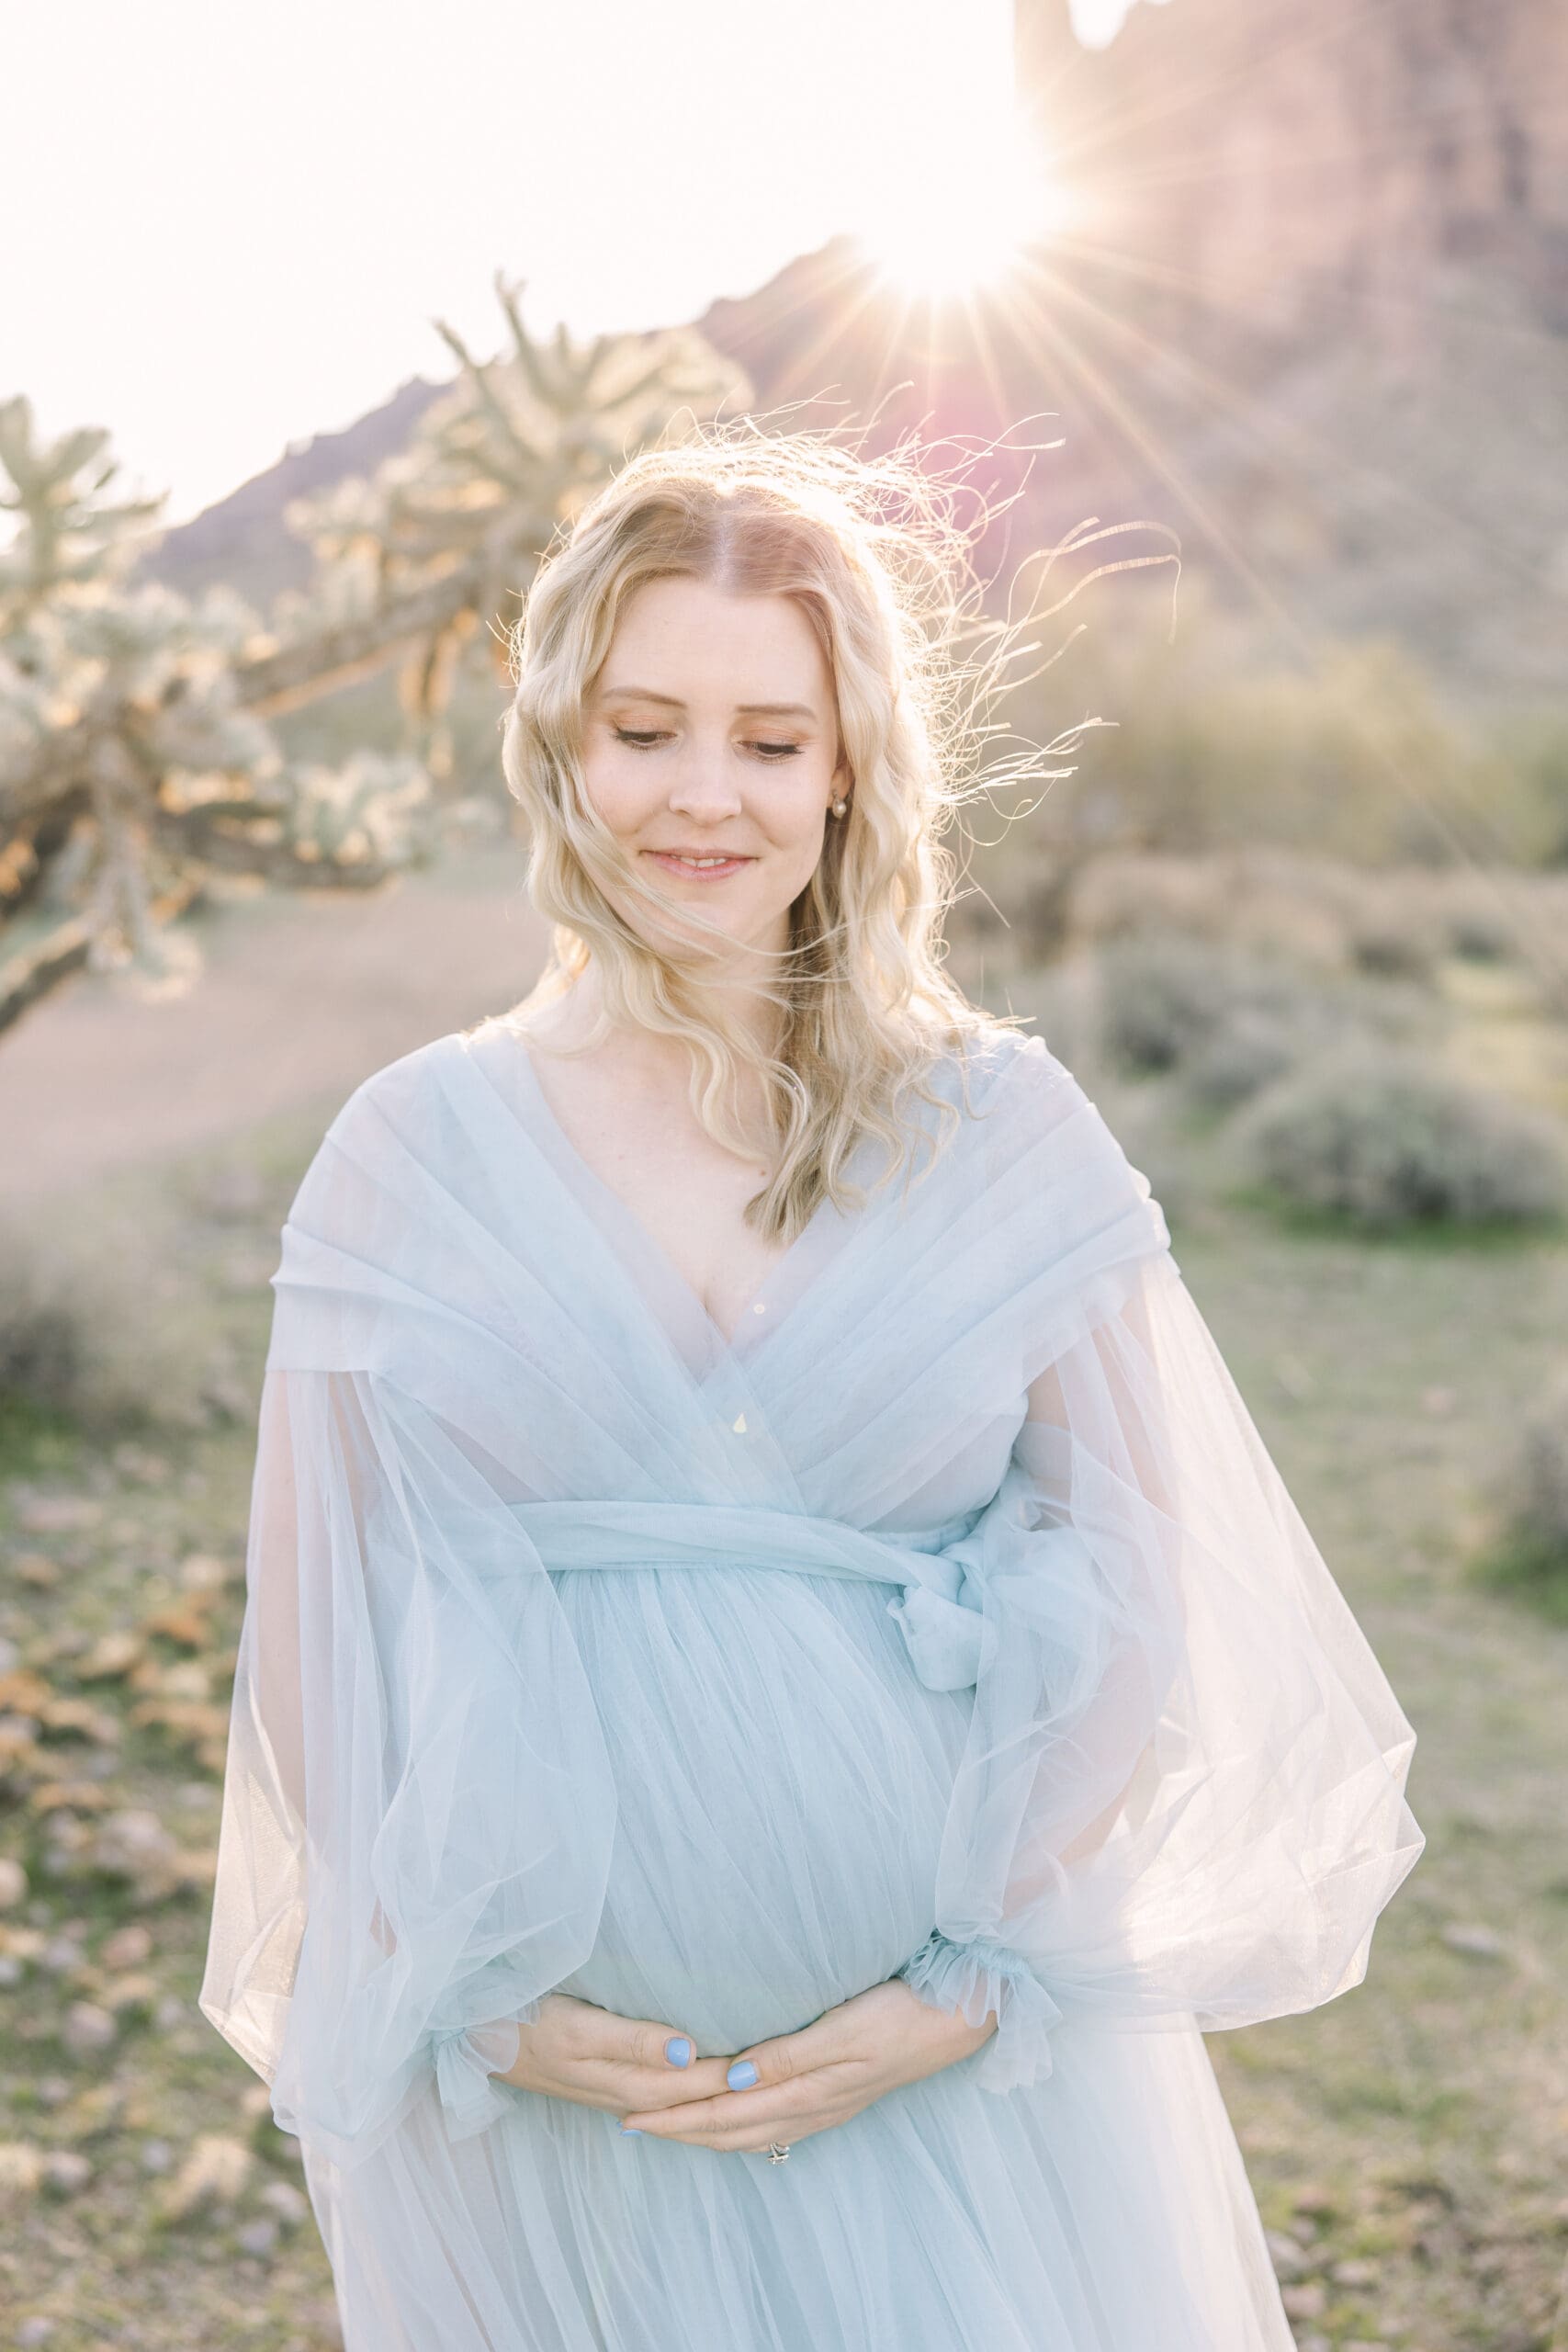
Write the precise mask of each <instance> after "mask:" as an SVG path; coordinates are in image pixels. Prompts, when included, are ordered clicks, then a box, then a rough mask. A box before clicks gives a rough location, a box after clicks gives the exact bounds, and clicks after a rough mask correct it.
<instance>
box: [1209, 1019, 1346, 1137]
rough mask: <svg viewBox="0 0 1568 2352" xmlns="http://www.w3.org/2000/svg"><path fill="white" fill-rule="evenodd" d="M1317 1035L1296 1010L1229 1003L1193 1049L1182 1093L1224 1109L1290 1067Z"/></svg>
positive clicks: (1275, 1078)
mask: <svg viewBox="0 0 1568 2352" xmlns="http://www.w3.org/2000/svg"><path fill="white" fill-rule="evenodd" d="M1318 1034H1319V1033H1318V1027H1317V1024H1316V1023H1314V1022H1312V1021H1311V1020H1310V1019H1305V1018H1303V1016H1302V1014H1301V1013H1300V1012H1295V1011H1283V1010H1280V1009H1277V1008H1275V1007H1273V1006H1269V1005H1265V1004H1239V1005H1233V1006H1232V1007H1231V1008H1230V1009H1229V1011H1228V1012H1226V1014H1225V1017H1224V1020H1223V1021H1221V1022H1220V1023H1219V1024H1218V1026H1217V1027H1215V1028H1214V1029H1213V1031H1212V1032H1211V1033H1210V1035H1208V1036H1207V1037H1206V1038H1205V1039H1204V1040H1203V1042H1202V1043H1201V1045H1200V1046H1198V1048H1197V1049H1196V1051H1195V1052H1194V1053H1193V1055H1192V1057H1191V1059H1190V1064H1189V1067H1188V1070H1187V1086H1188V1091H1189V1093H1190V1096H1191V1098H1192V1099H1193V1101H1195V1102H1198V1103H1203V1104H1204V1105H1206V1106H1207V1107H1208V1108H1210V1109H1212V1110H1216V1111H1224V1110H1229V1109H1231V1108H1232V1107H1233V1105H1235V1103H1242V1102H1246V1101H1247V1099H1248V1098H1249V1097H1250V1096H1252V1095H1254V1094H1257V1093H1259V1092H1260V1091H1262V1089H1263V1088H1264V1087H1266V1086H1270V1085H1272V1084H1273V1083H1274V1081H1275V1080H1277V1079H1280V1078H1282V1077H1283V1076H1284V1074H1285V1072H1286V1071H1287V1070H1291V1069H1294V1068H1295V1066H1296V1064H1297V1063H1298V1062H1299V1061H1300V1060H1302V1058H1303V1056H1304V1055H1305V1054H1306V1053H1308V1052H1310V1051H1311V1050H1312V1049H1313V1046H1314V1042H1315V1041H1316V1040H1317V1038H1318Z"/></svg>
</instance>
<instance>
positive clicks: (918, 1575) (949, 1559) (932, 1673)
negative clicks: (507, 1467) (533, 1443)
mask: <svg viewBox="0 0 1568 2352" xmlns="http://www.w3.org/2000/svg"><path fill="white" fill-rule="evenodd" d="M511 1508H512V1510H513V1514H514V1516H515V1517H516V1518H517V1520H518V1521H520V1523H521V1525H522V1527H523V1529H524V1531H525V1533H526V1535H527V1536H528V1538H529V1541H530V1542H531V1543H532V1544H534V1546H535V1548H536V1551H537V1552H538V1554H539V1556H540V1558H541V1559H542V1560H543V1561H544V1563H545V1566H547V1568H648V1567H704V1566H714V1567H724V1566H728V1567H746V1568H793V1569H794V1570H795V1572H796V1573H797V1574H798V1575H801V1576H812V1577H862V1578H864V1579H865V1580H867V1581H869V1582H871V1583H873V1584H896V1585H901V1586H902V1587H903V1597H902V1599H900V1600H891V1601H889V1602H888V1604H887V1607H888V1614H889V1615H890V1616H893V1617H896V1618H897V1620H898V1624H899V1628H900V1630H901V1632H902V1634H903V1636H904V1642H905V1645H906V1647H907V1648H908V1653H909V1657H910V1660H911V1663H912V1664H913V1666H914V1669H915V1672H916V1674H917V1675H918V1676H919V1679H920V1680H921V1681H922V1682H923V1683H924V1684H925V1685H926V1687H927V1689H928V1690H931V1691H962V1690H967V1689H968V1688H969V1686H970V1685H971V1684H972V1683H973V1682H975V1681H976V1679H977V1677H978V1675H979V1671H980V1666H981V1663H982V1657H983V1645H982V1637H983V1635H984V1634H985V1630H986V1629H985V1626H984V1623H982V1620H981V1616H980V1596H979V1589H978V1585H977V1582H976V1577H975V1576H974V1575H973V1573H972V1572H971V1569H972V1561H971V1559H967V1558H964V1557H963V1556H961V1555H960V1553H961V1546H962V1544H963V1538H964V1535H965V1534H966V1533H967V1532H968V1531H969V1530H970V1529H971V1528H972V1526H973V1524H974V1521H973V1518H969V1519H964V1520H960V1521H955V1522H954V1525H953V1529H951V1530H949V1529H939V1530H938V1531H937V1532H936V1534H935V1535H934V1536H933V1537H932V1538H931V1546H932V1548H931V1549H929V1550H928V1549H925V1548H923V1546H922V1544H921V1541H920V1539H919V1537H910V1536H907V1535H897V1536H895V1535H874V1534H870V1533H868V1532H866V1531H865V1530H864V1529H863V1528H858V1527H852V1526H851V1525H850V1524H849V1522H848V1521H847V1520H841V1519H813V1518H811V1517H809V1516H807V1514H806V1513H805V1512H798V1511H787V1510H769V1509H768V1508H767V1507H766V1506H765V1505H761V1504H754V1503H686V1502H628V1503H623V1502H594V1501H584V1502H529V1503H513V1505H512V1506H511ZM944 1544H945V1545H946V1546H947V1547H948V1548H942V1547H943V1545H944Z"/></svg>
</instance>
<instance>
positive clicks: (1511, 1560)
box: [1472, 1369, 1568, 1624]
mask: <svg viewBox="0 0 1568 2352" xmlns="http://www.w3.org/2000/svg"><path fill="white" fill-rule="evenodd" d="M1492 1501H1493V1506H1494V1512H1495V1530H1496V1532H1495V1536H1494V1539H1493V1541H1492V1543H1491V1544H1490V1545H1489V1546H1488V1547H1487V1549H1486V1550H1485V1551H1483V1553H1481V1554H1480V1555H1478V1556H1477V1557H1476V1558H1475V1559H1474V1560H1473V1561H1472V1574H1473V1575H1474V1577H1475V1578H1476V1580H1477V1582H1479V1583H1482V1584H1485V1585H1489V1586H1492V1587H1493V1588H1495V1589H1498V1590H1503V1591H1510V1592H1514V1593H1517V1595H1518V1596H1519V1597H1520V1598H1521V1599H1523V1600H1528V1601H1529V1602H1530V1603H1531V1605H1532V1606H1533V1607H1535V1608H1538V1609H1540V1611H1542V1613H1543V1614H1545V1615H1546V1616H1548V1617H1551V1618H1552V1619H1554V1620H1555V1621H1556V1622H1557V1623H1560V1624H1562V1623H1568V1369H1564V1370H1562V1371H1560V1372H1559V1373H1558V1374H1557V1375H1556V1376H1555V1378H1554V1379H1552V1380H1551V1381H1550V1382H1549V1383H1548V1385H1547V1387H1546V1389H1545V1391H1544V1392H1543V1394H1542V1395H1541V1397H1540V1398H1539V1399H1538V1401H1537V1403H1536V1405H1535V1407H1534V1408H1533V1409H1532V1410H1531V1411H1530V1412H1529V1413H1528V1414H1527V1415H1526V1417H1525V1419H1524V1421H1523V1423H1522V1425H1521V1427H1520V1430H1519V1434H1518V1437H1517V1442H1516V1443H1515V1445H1514V1448H1513V1450H1512V1452H1511V1453H1510V1454H1509V1455H1508V1456H1507V1457H1506V1460H1505V1462H1504V1464H1503V1467H1502V1470H1501V1472H1500V1473H1499V1475H1498V1477H1497V1479H1496V1482H1495V1487H1494V1489H1493V1495H1492Z"/></svg>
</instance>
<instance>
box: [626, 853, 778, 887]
mask: <svg viewBox="0 0 1568 2352" xmlns="http://www.w3.org/2000/svg"><path fill="white" fill-rule="evenodd" d="M643 855H644V856H645V857H651V858H654V859H656V860H657V862H658V863H659V864H660V865H662V866H663V868H664V869H665V872H666V873H668V874H679V875H684V876H690V878H691V879H692V880H693V881H696V882H707V881H716V880H719V879H721V878H722V877H723V876H725V875H728V874H739V872H740V870H741V868H742V866H746V865H751V864H752V863H753V860H752V859H751V857H750V855H749V854H740V853H732V852H726V851H723V850H677V849H650V850H645V851H644V852H643Z"/></svg>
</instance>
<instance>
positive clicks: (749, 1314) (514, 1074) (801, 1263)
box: [468, 1020, 881, 1383]
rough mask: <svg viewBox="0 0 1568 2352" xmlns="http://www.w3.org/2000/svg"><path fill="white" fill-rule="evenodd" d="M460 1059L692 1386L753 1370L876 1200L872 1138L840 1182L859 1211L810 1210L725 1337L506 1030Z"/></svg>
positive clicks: (478, 1041) (494, 1029) (491, 1029)
mask: <svg viewBox="0 0 1568 2352" xmlns="http://www.w3.org/2000/svg"><path fill="white" fill-rule="evenodd" d="M468 1046H469V1050H470V1052H471V1053H474V1054H476V1055H477V1056H478V1057H479V1058H480V1059H481V1060H482V1061H483V1063H484V1066H485V1067H486V1069H487V1070H488V1071H489V1072H490V1074H491V1077H492V1078H493V1079H494V1080H496V1081H497V1082H498V1083H499V1084H500V1085H501V1086H502V1089H503V1091H505V1092H506V1095H507V1099H508V1100H509V1102H510V1103H512V1105H513V1109H514V1112H515V1113H516V1114H517V1115H518V1116H519V1118H520V1119H521V1120H522V1122H523V1124H524V1125H525V1127H526V1129H527V1132H528V1133H529V1135H530V1136H531V1137H532V1139H533V1141H534V1142H535V1144H536V1147H537V1148H538V1149H539V1150H540V1152H541V1153H542V1154H543V1156H544V1158H545V1159H546V1160H547V1162H548V1164H549V1166H550V1168H551V1170H553V1172H554V1173H555V1174H556V1175H557V1176H558V1178H559V1179H560V1182H561V1184H562V1186H563V1188H564V1190H565V1191H566V1192H567V1193H568V1194H569V1195H570V1198H571V1200H572V1202H573V1203H574V1204H575V1206H576V1208H577V1210H578V1212H579V1215H580V1216H581V1221H582V1223H583V1224H584V1225H585V1226H587V1227H592V1230H593V1233H594V1235H595V1237H596V1238H597V1241H598V1243H599V1244H600V1245H601V1246H602V1247H603V1248H604V1250H607V1251H608V1252H609V1253H610V1255H611V1256H612V1257H613V1258H614V1260H615V1261H616V1265H617V1267H618V1269H619V1271H620V1272H621V1274H622V1276H623V1279H624V1281H625V1282H626V1285H627V1287H628V1291H629V1293H630V1294H632V1295H634V1296H635V1299H636V1301H637V1304H638V1306H640V1308H641V1309H642V1310H643V1311H644V1312H645V1313H646V1314H647V1315H649V1316H650V1317H652V1318H653V1320H654V1321H655V1322H656V1323H657V1324H658V1325H659V1327H660V1329H661V1331H662V1332H663V1334H664V1337H665V1338H666V1340H668V1342H669V1344H670V1346H671V1349H672V1350H673V1351H674V1352H675V1353H676V1355H677V1356H678V1357H679V1358H680V1359H681V1361H682V1363H683V1364H684V1365H685V1367H686V1369H687V1371H688V1372H689V1373H690V1374H691V1375H692V1377H693V1378H694V1380H696V1381H697V1382H699V1383H704V1382H706V1381H707V1380H709V1379H711V1378H712V1377H713V1375H714V1374H715V1373H716V1371H717V1370H718V1369H720V1368H721V1367H739V1366H743V1365H744V1366H750V1364H752V1363H754V1362H755V1361H756V1360H757V1359H758V1358H759V1357H760V1356H761V1354H762V1353H763V1352H764V1351H765V1350H766V1349H767V1348H768V1347H769V1346H770V1344H771V1342H772V1340H773V1336H774V1334H775V1333H776V1332H778V1331H779V1330H780V1329H782V1327H783V1325H784V1322H785V1320H786V1319H787V1318H788V1317H790V1316H791V1315H792V1314H793V1312H794V1311H795V1308H796V1307H797V1306H799V1305H800V1304H801V1302H802V1301H803V1299H804V1297H805V1295H806V1294H807V1292H808V1291H809V1290H811V1289H812V1288H813V1287H814V1285H815V1284H816V1283H817V1282H818V1280H819V1279H822V1278H824V1277H825V1276H826V1273H827V1270H828V1268H829V1265H830V1263H831V1261H832V1260H833V1259H834V1258H835V1256H836V1255H837V1254H838V1252H839V1251H840V1250H841V1249H843V1248H844V1247H845V1245H846V1244H847V1243H848V1242H849V1240H850V1239H851V1238H852V1235H853V1234H854V1233H855V1232H856V1230H857V1228H858V1227H860V1226H861V1225H862V1224H863V1222H864V1221H865V1220H867V1219H868V1218H869V1217H870V1216H872V1214H873V1213H874V1207H875V1205H876V1204H878V1203H879V1201H880V1198H881V1195H880V1193H878V1192H875V1191H874V1190H873V1189H872V1187H871V1183H870V1177H871V1174H872V1173H873V1172H874V1165H875V1161H876V1154H875V1150H874V1148H873V1149H869V1150H868V1148H867V1145H868V1143H870V1144H874V1139H871V1138H865V1139H863V1141H862V1143H861V1145H860V1146H859V1147H858V1148H856V1149H855V1150H853V1151H852V1153H851V1155H850V1159H849V1162H848V1169H847V1173H848V1174H849V1175H850V1179H851V1181H852V1182H854V1183H857V1184H861V1183H863V1184H864V1185H865V1186H866V1192H867V1198H866V1200H865V1202H864V1203H863V1204H862V1205H861V1206H860V1207H858V1208H852V1209H847V1210H846V1209H840V1206H839V1205H838V1204H837V1203H836V1202H834V1201H832V1200H830V1199H825V1200H822V1201H820V1202H818V1205H817V1207H816V1209H815V1210H814V1211H813V1212H812V1214H811V1216H809V1217H808V1218H807V1222H806V1224H805V1225H804V1226H803V1227H802V1228H801V1230H800V1231H799V1233H797V1234H796V1235H795V1238H794V1240H793V1241H791V1242H789V1243H788V1244H786V1246H785V1247H784V1250H782V1251H780V1253H779V1254H778V1256H777V1257H776V1258H775V1259H774V1261H773V1264H772V1266H771V1267H770V1268H769V1269H768V1271H767V1272H766V1273H765V1274H764V1275H763V1276H762V1277H761V1280H760V1281H759V1282H758V1283H755V1284H754V1285H753V1287H752V1289H751V1291H750V1293H749V1294H748V1295H747V1296H746V1298H745V1299H744V1300H743V1301H742V1302H741V1306H740V1311H739V1315H738V1317H737V1318H736V1322H735V1325H734V1328H733V1329H731V1330H729V1331H728V1332H727V1331H726V1330H725V1329H723V1327H722V1326H721V1325H720V1323H719V1322H718V1320H717V1318H716V1317H715V1316H714V1315H713V1313H712V1311H711V1310H710V1308H709V1307H708V1306H707V1305H706V1303H705V1301H704V1299H703V1298H702V1297H701V1295H699V1294H698V1292H697V1290H696V1289H695V1287H694V1284H693V1283H691V1281H690V1280H689V1279H688V1278H687V1276H686V1275H685V1274H684V1273H682V1271H681V1269H680V1268H679V1267H678V1266H677V1265H676V1263H675V1261H674V1260H673V1259H672V1258H671V1255H670V1252H669V1251H668V1250H666V1249H665V1248H664V1246H663V1244H662V1243H660V1241H658V1240H657V1239H656V1238H654V1236H653V1234H652V1233H651V1232H650V1231H649V1227H647V1225H646V1224H645V1223H644V1221H643V1219H642V1218H641V1217H640V1216H638V1215H637V1212H636V1210H635V1209H634V1208H633V1207H632V1206H631V1204H629V1202H627V1201H626V1199H625V1198H624V1197H623V1195H622V1194H621V1193H618V1192H617V1191H616V1190H615V1186H614V1185H612V1184H610V1183H609V1182H606V1180H605V1179H604V1177H603V1176H601V1175H600V1174H599V1172H598V1170H596V1169H594V1168H593V1167H592V1165H591V1164H590V1162H589V1161H588V1159H586V1158H585V1157H584V1155H583V1153H582V1152H581V1149H580V1148H579V1147H578V1146H577V1145H576V1144H575V1143H574V1142H573V1141H572V1139H571V1137H570V1136H569V1135H568V1134H567V1132H566V1129H565V1128H564V1126H563V1125H561V1122H560V1120H559V1118H558V1115H557V1114H556V1112H555V1109H554V1107H553V1105H552V1104H551V1103H550V1100H549V1097H548V1096H547V1093H546V1091H545V1090H544V1087H543V1085H542V1084H541V1082H540V1080H539V1075H538V1070H537V1069H536V1065H535V1061H534V1057H533V1055H532V1053H531V1051H530V1049H529V1047H528V1045H527V1043H526V1041H525V1038H524V1037H523V1036H522V1035H521V1034H520V1033H519V1032H518V1030H517V1029H516V1028H515V1027H513V1025H512V1024H510V1023H506V1022H505V1021H500V1020H498V1021H494V1022H490V1023H485V1024H484V1026H483V1028H482V1029H480V1030H479V1031H477V1032H475V1033H473V1035H471V1036H470V1037H469V1039H468Z"/></svg>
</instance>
